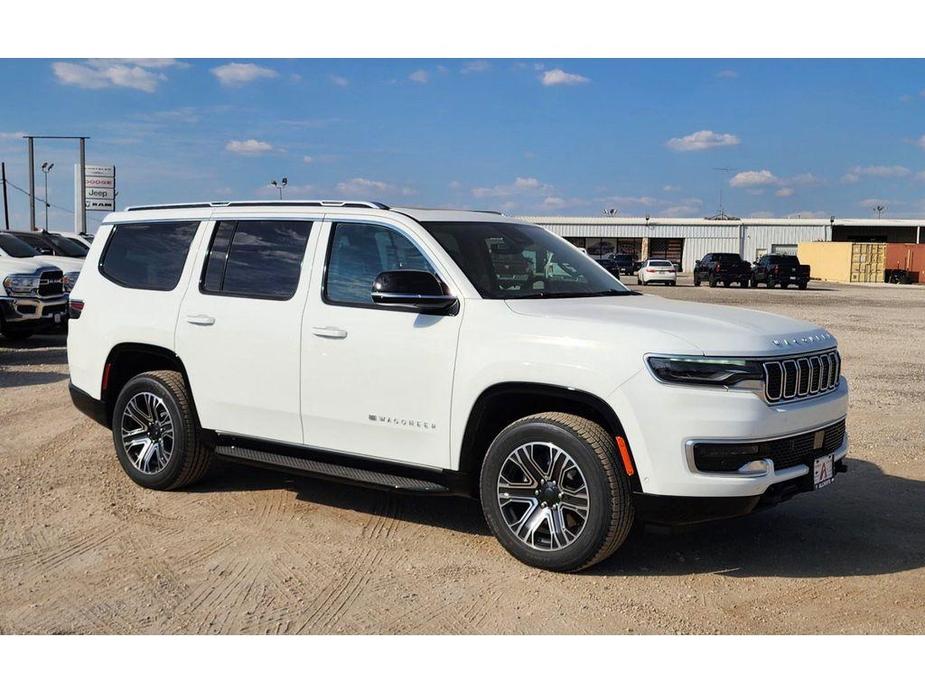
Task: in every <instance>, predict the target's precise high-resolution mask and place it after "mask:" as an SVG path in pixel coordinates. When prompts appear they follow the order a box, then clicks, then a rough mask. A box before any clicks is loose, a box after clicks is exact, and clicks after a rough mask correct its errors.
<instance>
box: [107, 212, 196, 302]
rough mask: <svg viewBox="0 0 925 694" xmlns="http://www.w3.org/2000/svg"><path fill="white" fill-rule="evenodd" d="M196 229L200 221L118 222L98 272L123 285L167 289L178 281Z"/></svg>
mask: <svg viewBox="0 0 925 694" xmlns="http://www.w3.org/2000/svg"><path fill="white" fill-rule="evenodd" d="M198 228H199V222H149V223H143V224H119V225H117V226H116V227H115V228H113V230H112V233H111V234H110V235H109V239H108V241H107V243H106V251H105V253H104V255H103V260H102V263H101V264H100V271H101V272H102V273H103V275H104V276H105V277H108V278H109V279H111V280H112V281H113V282H115V283H116V284H121V285H122V286H124V287H131V288H132V289H156V290H159V291H170V290H171V289H174V288H175V287H176V286H177V282H179V281H180V274H181V273H182V272H183V264H184V263H185V262H186V256H187V254H188V253H189V247H190V243H192V241H193V237H194V236H195V235H196V230H197V229H198Z"/></svg>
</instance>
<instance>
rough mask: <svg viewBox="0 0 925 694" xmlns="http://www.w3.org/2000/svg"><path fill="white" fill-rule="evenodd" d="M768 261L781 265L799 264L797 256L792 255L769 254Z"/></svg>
mask: <svg viewBox="0 0 925 694" xmlns="http://www.w3.org/2000/svg"><path fill="white" fill-rule="evenodd" d="M768 262H769V263H774V264H775V265H780V266H782V267H796V266H797V265H799V264H800V261H799V260H797V257H796V256H793V255H769V256H768Z"/></svg>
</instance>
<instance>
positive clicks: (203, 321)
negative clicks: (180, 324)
mask: <svg viewBox="0 0 925 694" xmlns="http://www.w3.org/2000/svg"><path fill="white" fill-rule="evenodd" d="M186 322H187V323H192V324H193V325H212V324H214V323H215V318H213V317H212V316H207V315H205V314H204V313H197V314H196V315H195V316H187V317H186Z"/></svg>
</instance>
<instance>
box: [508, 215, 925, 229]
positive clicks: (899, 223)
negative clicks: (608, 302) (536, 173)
mask: <svg viewBox="0 0 925 694" xmlns="http://www.w3.org/2000/svg"><path fill="white" fill-rule="evenodd" d="M519 218H520V219H524V220H526V221H528V222H533V223H534V224H579V225H580V224H587V225H595V226H606V225H611V226H645V225H649V226H711V227H715V226H729V227H738V226H742V225H745V226H803V227H805V226H853V227H859V226H863V227H876V226H882V227H917V226H922V227H925V219H843V218H841V217H835V218H834V219H832V218H814V219H810V218H799V217H797V218H789V217H788V218H764V217H762V218H747V217H746V218H744V219H740V220H732V219H729V220H726V219H704V218H703V217H648V218H647V217H610V216H606V215H600V216H595V217H566V216H555V215H522V216H519Z"/></svg>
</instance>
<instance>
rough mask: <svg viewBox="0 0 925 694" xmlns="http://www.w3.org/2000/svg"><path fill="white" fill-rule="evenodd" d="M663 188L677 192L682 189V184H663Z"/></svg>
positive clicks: (665, 190)
mask: <svg viewBox="0 0 925 694" xmlns="http://www.w3.org/2000/svg"><path fill="white" fill-rule="evenodd" d="M662 190H663V191H664V192H666V193H677V192H678V191H679V190H681V186H673V185H671V184H668V185H664V186H662Z"/></svg>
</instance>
